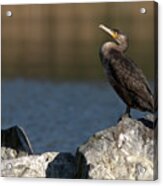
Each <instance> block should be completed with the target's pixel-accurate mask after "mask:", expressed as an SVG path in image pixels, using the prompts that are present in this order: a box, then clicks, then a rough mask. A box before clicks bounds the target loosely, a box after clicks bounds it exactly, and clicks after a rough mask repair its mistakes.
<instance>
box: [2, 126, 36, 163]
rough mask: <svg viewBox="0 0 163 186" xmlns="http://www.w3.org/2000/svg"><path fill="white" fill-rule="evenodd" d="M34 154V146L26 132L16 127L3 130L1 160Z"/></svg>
mask: <svg viewBox="0 0 163 186" xmlns="http://www.w3.org/2000/svg"><path fill="white" fill-rule="evenodd" d="M29 154H33V150H32V146H31V144H30V141H29V140H28V137H27V135H26V133H25V132H24V130H23V129H22V128H21V127H18V126H14V127H11V128H8V129H2V130H1V159H2V160H6V159H13V158H17V157H21V156H26V155H29Z"/></svg>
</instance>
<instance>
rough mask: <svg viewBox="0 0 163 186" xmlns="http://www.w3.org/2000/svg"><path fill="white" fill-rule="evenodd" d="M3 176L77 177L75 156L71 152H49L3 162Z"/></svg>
mask: <svg viewBox="0 0 163 186" xmlns="http://www.w3.org/2000/svg"><path fill="white" fill-rule="evenodd" d="M1 175H2V176H3V177H34V178H39V177H41V178H45V177H47V178H75V175H76V164H75V158H74V157H73V156H72V155H71V154H70V153H58V152H47V153H44V154H41V155H31V156H26V157H20V158H17V159H10V160H3V161H2V162H1Z"/></svg>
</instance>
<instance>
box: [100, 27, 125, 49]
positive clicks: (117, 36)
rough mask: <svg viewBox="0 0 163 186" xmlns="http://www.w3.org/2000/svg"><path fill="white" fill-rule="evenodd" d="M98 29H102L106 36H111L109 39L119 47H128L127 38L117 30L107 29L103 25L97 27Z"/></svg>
mask: <svg viewBox="0 0 163 186" xmlns="http://www.w3.org/2000/svg"><path fill="white" fill-rule="evenodd" d="M99 28H100V29H102V30H103V31H104V32H106V33H107V34H109V35H110V36H111V38H112V39H113V40H114V41H115V42H116V43H117V44H118V45H119V46H121V45H122V46H123V47H126V48H127V46H128V38H127V36H126V35H125V34H124V33H122V32H121V31H119V30H118V29H111V28H108V27H106V26H104V25H102V24H101V25H99Z"/></svg>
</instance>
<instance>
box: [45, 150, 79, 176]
mask: <svg viewBox="0 0 163 186" xmlns="http://www.w3.org/2000/svg"><path fill="white" fill-rule="evenodd" d="M75 176H76V161H75V157H74V156H73V155H72V154H70V153H59V154H58V155H57V156H56V157H55V158H54V160H52V161H51V162H50V163H49V164H48V166H47V169H46V178H69V179H71V178H75Z"/></svg>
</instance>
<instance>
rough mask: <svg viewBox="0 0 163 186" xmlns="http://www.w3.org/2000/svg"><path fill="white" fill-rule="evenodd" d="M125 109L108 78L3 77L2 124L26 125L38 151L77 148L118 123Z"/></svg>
mask: <svg viewBox="0 0 163 186" xmlns="http://www.w3.org/2000/svg"><path fill="white" fill-rule="evenodd" d="M124 109H125V105H124V104H123V102H122V101H121V100H120V99H119V97H118V96H117V95H116V94H115V93H114V91H113V90H112V88H111V87H110V86H109V84H108V83H104V82H96V83H95V82H60V83H54V82H50V81H34V80H22V79H17V80H3V81H2V128H7V127H10V126H13V125H19V126H21V127H23V128H24V130H25V131H26V133H27V135H28V136H29V139H30V141H31V143H32V146H33V149H34V151H35V152H37V153H38V152H44V151H61V152H66V151H71V152H75V150H76V148H77V147H78V146H79V145H80V144H81V143H83V142H85V141H86V140H87V139H88V138H89V137H90V136H91V135H92V134H94V133H95V132H97V131H99V130H102V129H104V128H107V127H110V126H113V125H115V124H116V122H117V120H118V118H119V117H120V115H121V114H122V112H124ZM142 115H144V113H141V112H137V111H132V116H133V117H140V116H142Z"/></svg>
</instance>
